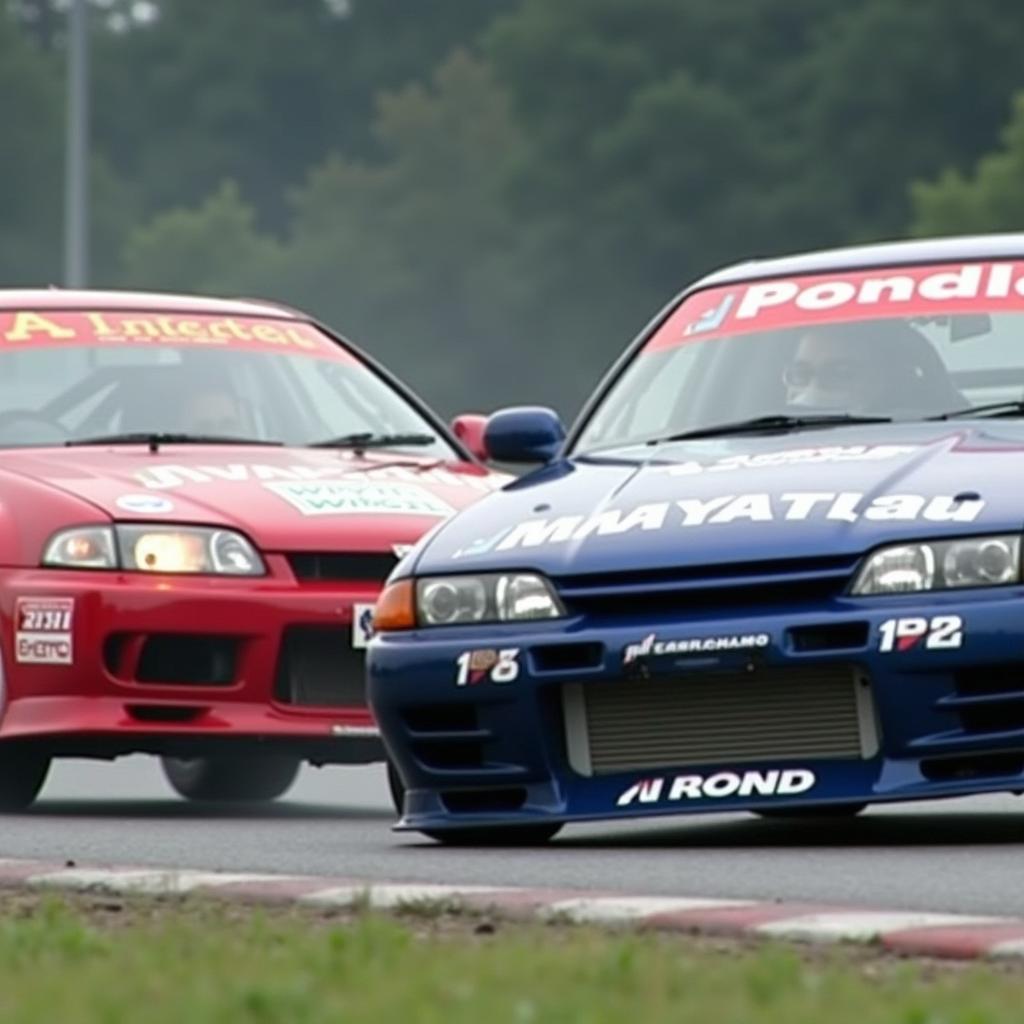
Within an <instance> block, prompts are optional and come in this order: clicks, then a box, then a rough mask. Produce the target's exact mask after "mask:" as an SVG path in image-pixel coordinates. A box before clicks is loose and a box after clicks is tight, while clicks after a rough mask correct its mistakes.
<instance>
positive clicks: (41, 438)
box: [0, 310, 455, 459]
mask: <svg viewBox="0 0 1024 1024" xmlns="http://www.w3.org/2000/svg"><path fill="white" fill-rule="evenodd" d="M146 434H150V435H162V436H166V437H168V438H170V437H172V436H182V437H186V436H194V437H203V436H208V437H210V438H218V439H220V438H223V439H239V440H251V441H255V442H262V443H280V444H285V445H296V446H301V445H309V444H317V443H325V442H330V441H331V440H332V439H341V440H342V441H344V439H346V438H351V437H353V436H355V437H359V438H373V439H376V440H383V441H385V442H386V441H387V440H388V439H389V438H395V439H396V440H397V441H398V442H409V443H396V444H395V445H393V447H395V448H399V449H401V448H403V447H407V448H408V450H409V451H410V453H411V452H416V453H417V454H418V455H426V456H428V457H429V456H435V457H438V458H445V459H449V458H452V457H453V456H454V454H455V453H454V451H453V449H452V448H451V447H450V445H449V444H448V443H447V442H445V441H444V440H442V439H441V438H440V437H438V436H437V431H436V430H435V429H434V427H433V426H432V425H431V424H430V423H429V422H428V421H427V420H425V419H424V418H423V416H422V415H421V414H420V413H419V412H418V411H417V410H416V409H415V408H414V407H413V406H411V405H410V404H409V403H408V402H407V401H406V400H405V399H404V398H403V397H402V396H401V395H400V394H398V393H397V392H396V391H394V390H393V389H392V388H391V387H390V386H389V385H388V384H387V382H386V381H384V380H383V379H382V378H380V377H379V376H377V374H375V373H374V372H373V371H372V370H370V369H369V368H367V367H366V366H365V365H364V364H363V363H361V362H360V361H358V360H357V359H356V357H355V356H354V355H353V354H352V353H350V352H349V351H348V350H347V349H345V348H344V347H342V346H341V345H339V344H338V343H336V342H335V341H334V340H333V339H331V338H329V337H328V336H327V335H325V334H324V333H323V332H321V331H319V330H318V329H317V328H315V327H314V326H313V325H311V324H307V323H302V322H297V321H294V320H275V319H273V318H257V317H224V316H200V315H193V314H189V315H188V316H180V315H173V314H172V315H168V314H164V313H157V312H141V313H139V312H130V313H120V312H110V311H96V312H79V311H75V312H70V311H64V310H57V311H54V310H47V311H45V312H43V313H39V312H31V311H9V310H8V311H0V446H4V447H15V446H17V447H22V446H43V445H60V444H65V443H67V442H76V441H77V442H81V441H89V440H90V439H92V438H96V439H103V438H116V437H117V436H118V435H139V436H141V435H146ZM410 439H411V442H410Z"/></svg>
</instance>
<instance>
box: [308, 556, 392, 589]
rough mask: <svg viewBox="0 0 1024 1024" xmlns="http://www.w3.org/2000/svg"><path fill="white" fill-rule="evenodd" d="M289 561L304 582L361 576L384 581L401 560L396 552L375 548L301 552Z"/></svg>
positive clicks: (365, 579) (373, 580)
mask: <svg viewBox="0 0 1024 1024" xmlns="http://www.w3.org/2000/svg"><path fill="white" fill-rule="evenodd" d="M288 564H289V565H290V566H291V569H292V572H293V573H294V574H295V578H296V579H297V580H301V581H302V582H304V583H305V582H320V581H331V582H342V581H346V580H359V581H361V582H366V583H380V584H382V583H383V582H384V581H385V580H386V579H387V578H388V576H389V575H390V573H391V570H392V569H393V568H394V567H395V566H396V565H397V564H398V559H397V558H396V557H395V556H394V555H393V554H384V553H378V552H374V551H333V552H331V551H329V552H298V553H295V554H290V555H289V556H288Z"/></svg>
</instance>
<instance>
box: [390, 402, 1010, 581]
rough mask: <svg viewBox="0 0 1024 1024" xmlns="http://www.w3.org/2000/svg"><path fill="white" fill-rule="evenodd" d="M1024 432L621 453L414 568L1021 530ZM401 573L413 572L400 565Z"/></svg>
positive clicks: (463, 522)
mask: <svg viewBox="0 0 1024 1024" xmlns="http://www.w3.org/2000/svg"><path fill="white" fill-rule="evenodd" d="M1021 479H1024V425H1021V424H1019V423H1015V422H1007V421H998V422H993V423H989V424H985V425H984V426H978V425H977V423H976V422H975V424H974V425H972V426H965V425H962V424H958V423H955V422H953V423H951V422H945V423H918V424H884V425H870V426H857V427H854V426H849V427H843V428H840V429H833V430H816V431H813V432H812V431H803V432H798V433H791V434H787V435H778V434H776V435H772V436H764V435H759V436H740V437H729V438H722V439H714V440H701V441H691V442H678V443H671V444H662V445H657V446H643V447H635V448H631V449H628V450H627V449H619V450H616V451H615V452H612V453H604V454H600V455H592V456H584V457H578V458H575V459H571V460H567V461H563V462H559V463H556V464H554V465H551V466H548V467H545V468H544V469H542V470H539V471H537V472H536V473H532V474H530V475H529V476H526V477H523V478H521V479H520V480H518V481H516V482H515V483H514V484H512V485H510V486H509V487H508V488H506V489H505V490H504V491H503V492H502V493H500V494H494V495H491V496H490V497H488V498H487V499H485V500H484V501H483V502H481V503H480V504H479V505H477V506H475V507H474V508H471V509H468V510H467V511H465V512H463V513H462V514H461V515H459V516H457V517H455V518H454V519H452V520H450V521H449V522H448V523H447V524H445V525H444V526H443V527H442V528H441V529H440V530H439V531H438V532H437V533H436V534H435V535H434V536H433V538H432V539H431V541H430V543H429V544H427V545H425V546H424V547H423V549H422V551H421V552H420V557H419V559H418V561H417V563H416V565H415V571H416V572H417V573H424V572H430V573H433V572H438V571H448V572H450V571H453V570H456V569H458V570H459V571H471V570H472V571H475V570H478V569H479V570H487V569H502V568H513V567H516V568H535V569H538V570H540V571H543V572H546V573H548V574H550V575H553V576H560V575H566V574H576V573H605V572H614V571H621V570H624V569H630V570H646V569H658V568H667V567H671V566H681V567H683V566H694V565H711V564H715V565H722V564H727V563H743V562H748V561H750V560H756V559H761V560H764V559H773V560H774V559H786V558H802V557H815V556H829V555H853V554H859V553H861V552H864V551H866V550H868V549H870V548H872V547H874V546H876V545H878V544H880V543H884V542H886V541H889V540H895V539H912V538H921V537H928V536H933V535H953V534H968V533H986V532H994V531H1002V530H1007V531H1017V530H1020V529H1021V526H1022V522H1024V492H1022V487H1021V484H1020V481H1021ZM399 568H400V569H406V570H408V569H409V568H410V566H409V565H408V563H407V564H406V565H405V566H400V567H399Z"/></svg>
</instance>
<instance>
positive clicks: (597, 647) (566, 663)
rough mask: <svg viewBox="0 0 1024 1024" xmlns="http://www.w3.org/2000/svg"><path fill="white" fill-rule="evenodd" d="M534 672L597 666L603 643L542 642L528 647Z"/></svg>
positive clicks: (601, 656) (599, 662)
mask: <svg viewBox="0 0 1024 1024" xmlns="http://www.w3.org/2000/svg"><path fill="white" fill-rule="evenodd" d="M530 654H531V656H532V657H533V667H534V671H536V672H568V671H571V670H573V669H576V670H579V669H587V668H599V667H600V665H601V663H602V661H603V660H604V644H544V645H542V646H540V647H533V648H531V649H530Z"/></svg>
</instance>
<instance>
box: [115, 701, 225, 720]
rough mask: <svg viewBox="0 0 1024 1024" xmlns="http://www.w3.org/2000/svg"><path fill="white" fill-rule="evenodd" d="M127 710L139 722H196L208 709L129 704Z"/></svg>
mask: <svg viewBox="0 0 1024 1024" xmlns="http://www.w3.org/2000/svg"><path fill="white" fill-rule="evenodd" d="M125 710H126V711H127V712H128V714H129V715H131V717H132V718H134V719H135V720H136V721H138V722H194V721H195V720H196V719H197V718H199V717H200V716H201V715H204V714H205V713H206V708H197V707H184V706H182V705H174V704H128V705H126V706H125Z"/></svg>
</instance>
